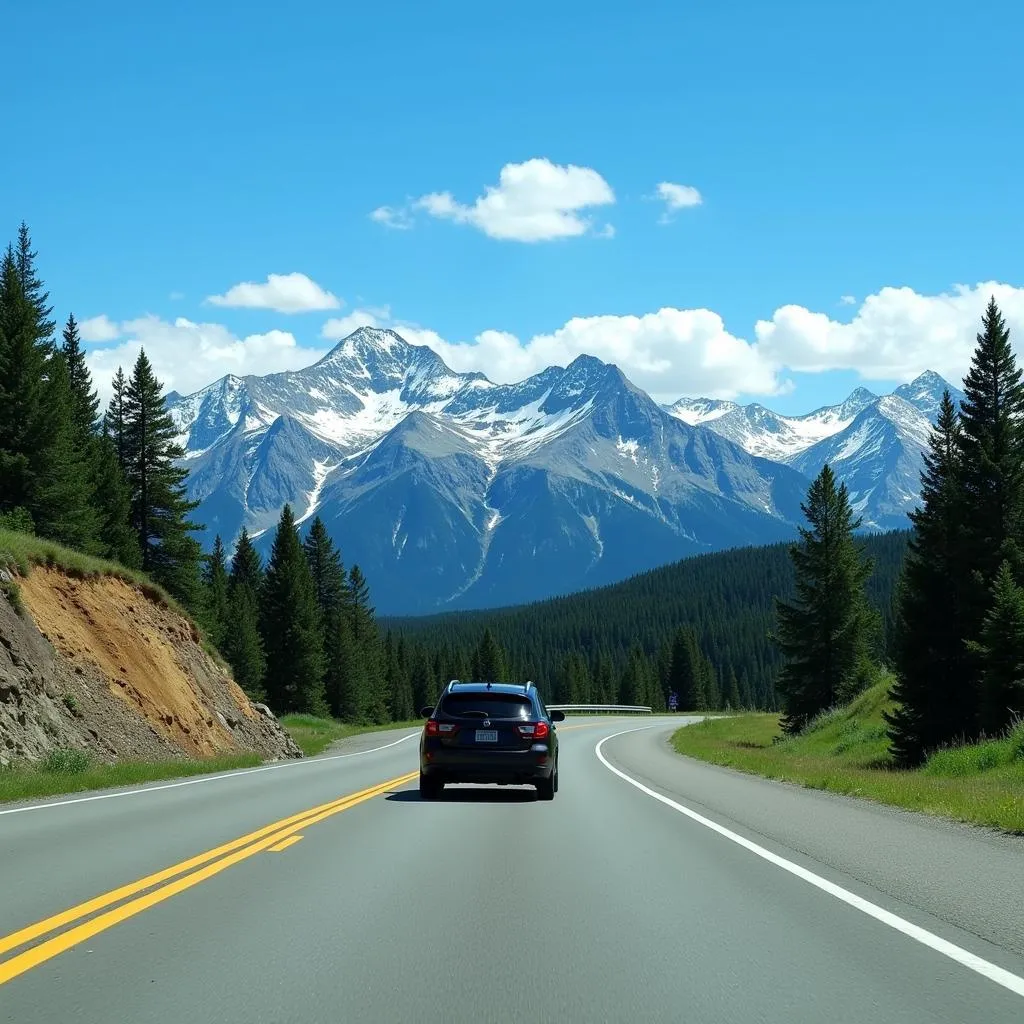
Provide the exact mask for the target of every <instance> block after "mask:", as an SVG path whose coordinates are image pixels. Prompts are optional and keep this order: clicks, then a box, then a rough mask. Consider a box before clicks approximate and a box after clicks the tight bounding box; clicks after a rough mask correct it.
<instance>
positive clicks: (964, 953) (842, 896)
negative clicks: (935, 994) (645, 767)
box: [594, 726, 1024, 996]
mask: <svg viewBox="0 0 1024 1024" xmlns="http://www.w3.org/2000/svg"><path fill="white" fill-rule="evenodd" d="M646 728H651V726H647V727H646ZM640 731H641V730H639V729H624V730H623V731H622V732H617V733H614V734H613V735H611V736H606V737H605V738H604V739H603V740H600V741H598V743H597V745H596V746H595V747H594V753H595V754H596V755H597V759H598V760H599V761H600V762H601V763H602V764H603V765H604V766H605V768H607V769H608V770H609V771H610V772H612V773H613V774H615V775H618V777H619V778H620V779H624V780H625V781H626V782H628V783H629V784H630V785H631V786H634V787H635V788H636V789H639V790H640V792H641V793H646V794H647V795H648V796H650V797H654V799H655V800H659V801H660V802H661V803H663V804H666V805H667V806H668V807H671V808H672V809H673V810H674V811H678V812H679V813H680V814H685V815H686V817H688V818H691V819H692V820H693V821H696V822H697V823H698V824H700V825H703V826H704V827H705V828H709V829H711V831H712V832H717V833H718V834H719V835H720V836H723V837H724V838H726V839H728V840H730V841H731V842H733V843H736V845H737V846H742V847H743V848H744V849H745V850H749V851H750V852H751V853H753V854H756V855H757V856H758V857H760V858H762V859H763V860H766V861H768V863H769V864H774V865H775V866H776V867H779V868H782V870H783V871H788V872H789V873H790V874H791V875H795V876H796V877H797V878H800V879H803V881H805V882H808V883H809V884H810V885H813V886H814V887H815V888H817V889H820V890H821V891H822V892H826V893H828V894H829V895H830V896H834V897H835V898H836V899H837V900H840V901H842V902H843V903H845V904H847V905H848V906H851V907H853V908H854V909H855V910H859V911H861V913H864V914H867V915H868V917H873V918H874V919H875V920H876V921H881V923H882V924H885V925H888V926H889V927H890V928H894V929H895V930H896V931H898V932H901V933H902V934H903V935H906V936H907V937H908V938H911V939H914V940H915V941H916V942H920V943H921V944H922V945H923V946H927V947H928V948H929V949H933V950H935V952H937V953H941V954H942V955H943V956H946V957H949V959H950V960H954V961H956V963H958V964H960V965H961V966H963V967H966V968H968V969H969V970H972V971H974V972H975V973H977V974H980V975H981V976H982V977H984V978H988V980H989V981H994V982H995V983H996V984H997V985H1002V986H1003V988H1006V989H1009V990H1010V991H1011V992H1014V993H1015V994H1016V995H1018V996H1024V978H1021V977H1019V976H1018V975H1016V974H1013V973H1011V972H1010V971H1007V970H1006V969H1005V968H1002V967H999V966H997V965H996V964H993V963H990V962H989V961H988V960H983V959H982V958H981V957H980V956H976V955H975V954H974V953H971V952H969V951H968V950H966V949H963V948H962V947H960V946H957V945H956V944H954V943H952V942H949V941H948V940H946V939H943V938H940V937H939V936H938V935H934V934H933V933H932V932H930V931H928V930H927V929H925V928H922V927H920V926H919V925H916V924H912V923H911V922H910V921H906V920H904V919H903V918H902V917H899V916H898V915H896V914H893V913H891V912H890V911H888V910H885V909H883V908H882V907H879V906H876V905H875V904H874V903H871V902H870V901H869V900H866V899H864V898H863V897H862V896H858V895H856V893H852V892H850V891H849V890H848V889H844V888H843V887H842V886H840V885H836V884H835V883H834V882H830V881H829V880H828V879H827V878H822V877H821V876H820V875H816V874H815V873H814V872H813V871H808V870H807V868H804V867H801V866H800V865H799V864H794V863H793V861H791V860H786V858H785V857H780V856H779V855H778V854H777V853H772V852H771V850H766V849H765V848H764V847H763V846H758V844H757V843H752V842H751V841H750V840H749V839H745V838H744V837H743V836H741V835H738V834H737V833H736V832H733V831H731V830H730V829H727V828H725V827H724V826H723V825H719V824H718V823H717V822H715V821H712V820H711V819H710V818H705V817H704V815H702V814H698V813H697V812H696V811H693V810H690V808H689V807H684V806H683V805H682V804H680V803H676V801H675V800H672V799H670V798H669V797H667V796H664V795H662V794H661V793H658V792H656V791H655V790H653V789H651V788H650V787H649V786H645V785H644V784H643V783H642V782H637V780H636V779H634V778H631V777H630V776H628V775H627V774H626V773H625V772H623V771H620V770H619V769H618V768H616V767H615V765H613V764H611V763H610V762H609V761H608V759H607V758H606V757H605V756H604V754H603V753H602V752H601V748H602V747H603V746H604V745H605V744H606V743H607V742H608V741H609V740H613V739H615V738H616V737H618V736H625V735H626V734H627V733H631V732H640Z"/></svg>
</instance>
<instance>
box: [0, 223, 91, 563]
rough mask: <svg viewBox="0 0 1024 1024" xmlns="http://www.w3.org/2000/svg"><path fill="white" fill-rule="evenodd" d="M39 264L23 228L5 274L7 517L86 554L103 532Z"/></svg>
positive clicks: (1, 435)
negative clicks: (19, 515) (18, 515)
mask: <svg viewBox="0 0 1024 1024" xmlns="http://www.w3.org/2000/svg"><path fill="white" fill-rule="evenodd" d="M34 260H35V253H34V252H33V251H32V248H31V242H30V239H29V237H28V231H27V229H26V228H25V225H24V224H23V225H22V227H21V231H20V232H19V239H18V251H17V253H15V251H14V250H13V249H11V248H8V250H7V254H6V256H5V257H4V260H3V265H2V268H0V511H11V510H13V509H17V508H21V509H24V510H25V512H26V513H27V514H28V515H29V516H31V518H32V520H33V522H34V525H35V529H36V531H37V532H38V533H40V534H41V535H42V536H45V537H50V538H52V539H54V540H57V541H60V542H62V543H65V544H69V545H72V546H74V547H86V546H87V545H89V543H90V542H91V541H92V540H93V538H94V534H95V526H96V524H95V517H94V516H93V514H92V505H91V500H92V494H91V483H90V474H89V466H88V463H87V461H86V460H87V456H88V453H87V452H83V451H82V449H81V446H80V445H79V444H78V443H77V441H76V438H75V434H74V426H73V409H72V399H71V388H70V382H69V379H68V368H67V364H66V363H65V362H64V360H63V358H62V357H61V355H60V354H59V353H58V352H56V351H55V350H54V348H53V345H52V343H51V341H50V335H51V334H52V332H53V326H54V324H53V321H52V320H49V319H48V316H49V313H50V307H49V306H48V305H47V295H46V293H45V292H44V291H43V286H42V283H41V282H40V280H39V278H38V275H37V274H36V271H35V266H34Z"/></svg>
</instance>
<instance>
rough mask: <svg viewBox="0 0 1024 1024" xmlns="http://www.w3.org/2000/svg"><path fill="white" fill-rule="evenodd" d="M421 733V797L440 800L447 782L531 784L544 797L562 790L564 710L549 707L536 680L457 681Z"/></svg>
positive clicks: (426, 712) (427, 713) (428, 711)
mask: <svg viewBox="0 0 1024 1024" xmlns="http://www.w3.org/2000/svg"><path fill="white" fill-rule="evenodd" d="M420 713H421V714H422V716H423V717H424V718H425V719H426V722H425V723H424V726H423V733H422V735H421V736H420V797H421V798H422V799H424V800H436V799H437V798H438V797H440V796H442V795H443V793H444V787H445V784H446V783H456V784H457V783H465V782H470V783H492V784H497V785H503V786H508V785H532V786H534V787H535V788H536V790H537V796H538V798H539V799H541V800H553V799H554V797H555V793H557V792H558V733H557V731H556V730H555V723H556V722H563V721H565V714H564V712H562V711H548V709H547V708H546V707H545V706H544V702H543V701H542V700H541V698H540V694H539V693H538V692H537V687H536V685H535V684H534V683H532V682H526V683H521V684H520V683H472V682H461V681H460V680H458V679H453V680H452V681H451V682H450V683H449V684H448V685H447V686H446V687H445V689H444V692H443V693H442V694H441V696H440V698H439V699H438V702H437V704H436V705H435V706H433V707H427V708H423V709H422V710H421V712H420Z"/></svg>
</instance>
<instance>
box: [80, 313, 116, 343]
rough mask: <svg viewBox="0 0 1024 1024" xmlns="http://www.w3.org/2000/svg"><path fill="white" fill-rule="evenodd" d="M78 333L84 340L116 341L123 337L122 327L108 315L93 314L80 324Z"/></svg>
mask: <svg viewBox="0 0 1024 1024" xmlns="http://www.w3.org/2000/svg"><path fill="white" fill-rule="evenodd" d="M78 333H79V335H81V338H82V341H92V342H100V341H115V340H116V339H117V338H120V337H121V329H120V328H119V327H118V326H117V324H115V323H114V321H113V320H111V319H110V317H108V316H107V315H106V313H101V314H100V315H99V316H91V317H89V319H88V320H83V321H82V322H81V323H80V324H79V325H78Z"/></svg>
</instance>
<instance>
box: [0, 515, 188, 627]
mask: <svg viewBox="0 0 1024 1024" xmlns="http://www.w3.org/2000/svg"><path fill="white" fill-rule="evenodd" d="M33 565H46V566H50V567H51V568H56V569H60V570H61V571H62V572H64V573H66V574H67V575H68V576H71V577H72V578H74V579H82V580H88V579H99V578H100V577H102V576H113V577H115V578H117V579H120V580H124V581H125V582H127V583H132V584H134V585H135V586H137V587H139V588H140V589H141V590H142V591H143V593H144V594H145V595H146V596H147V597H148V598H150V599H151V600H153V601H155V602H156V603H157V604H161V605H164V606H166V607H168V608H173V609H174V610H175V611H177V612H181V614H183V615H185V614H187V613H186V612H185V610H184V609H183V608H182V607H181V606H180V605H179V604H178V602H177V601H175V600H174V598H173V597H171V595H170V594H168V593H167V591H166V590H164V589H163V587H161V586H159V585H158V584H156V583H154V582H153V581H152V580H151V579H150V578H149V577H148V576H147V575H146V574H145V573H144V572H141V571H139V570H136V569H129V568H127V567H126V566H123V565H120V564H119V563H117V562H108V561H107V560H106V559H103V558H96V557H95V556H94V555H87V554H84V553H83V552H81V551H75V550H74V549H73V548H66V547H64V546H63V545H61V544H57V543H55V542H54V541H52V540H45V539H44V538H42V537H37V536H35V535H34V534H31V533H17V532H16V531H14V530H7V529H4V528H2V527H0V566H7V567H13V568H15V569H17V571H18V573H19V574H20V575H22V576H27V575H28V573H29V569H30V568H31V566H33Z"/></svg>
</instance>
